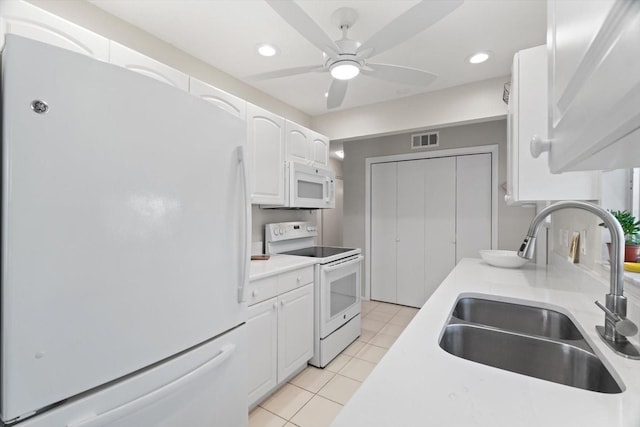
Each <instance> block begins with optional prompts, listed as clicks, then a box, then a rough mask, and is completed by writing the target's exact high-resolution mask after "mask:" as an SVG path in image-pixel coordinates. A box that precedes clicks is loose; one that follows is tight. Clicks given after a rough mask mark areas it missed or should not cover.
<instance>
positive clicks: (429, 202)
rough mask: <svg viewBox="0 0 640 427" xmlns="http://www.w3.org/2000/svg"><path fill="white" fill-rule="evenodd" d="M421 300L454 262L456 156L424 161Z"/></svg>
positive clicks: (449, 270) (446, 273)
mask: <svg viewBox="0 0 640 427" xmlns="http://www.w3.org/2000/svg"><path fill="white" fill-rule="evenodd" d="M425 161H426V162H428V163H427V166H426V167H425V177H424V183H425V185H424V192H425V207H424V217H425V227H424V234H423V235H422V236H421V237H422V238H423V239H424V266H425V281H424V300H425V301H426V300H427V299H428V298H429V297H430V296H431V294H432V293H433V292H434V291H435V290H436V288H437V287H438V286H439V285H440V283H442V281H443V280H444V278H445V277H447V275H448V274H449V273H450V272H451V270H452V269H453V267H455V265H456V240H455V236H456V158H455V157H440V158H437V159H429V160H425Z"/></svg>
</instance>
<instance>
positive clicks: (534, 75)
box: [505, 45, 598, 205]
mask: <svg viewBox="0 0 640 427" xmlns="http://www.w3.org/2000/svg"><path fill="white" fill-rule="evenodd" d="M547 88H548V78H547V48H546V46H544V45H543V46H538V47H534V48H531V49H525V50H522V51H520V52H518V53H517V54H516V55H515V56H514V60H513V69H512V82H511V95H510V99H509V114H508V119H507V120H508V144H507V195H506V196H505V201H506V202H507V204H509V205H519V204H523V203H535V202H537V201H541V200H594V199H597V198H598V194H597V185H596V173H595V172H567V173H563V174H552V173H551V171H549V159H548V157H549V156H548V153H542V154H541V155H540V156H539V157H538V158H534V157H533V156H532V155H531V150H530V141H531V139H532V138H533V136H534V135H537V136H538V137H540V138H542V139H547V135H548V133H547V126H548V117H549V114H548V102H547V100H548V97H547Z"/></svg>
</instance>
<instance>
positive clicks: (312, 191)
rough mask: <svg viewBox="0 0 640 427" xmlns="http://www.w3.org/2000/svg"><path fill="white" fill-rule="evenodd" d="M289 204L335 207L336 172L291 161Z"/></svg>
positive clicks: (299, 206) (305, 206) (298, 206)
mask: <svg viewBox="0 0 640 427" xmlns="http://www.w3.org/2000/svg"><path fill="white" fill-rule="evenodd" d="M289 170H290V184H289V192H290V193H289V206H290V207H295V208H334V207H335V203H336V202H335V187H334V186H335V174H334V173H333V172H332V171H330V170H328V169H322V168H317V167H313V166H308V165H303V164H301V163H296V162H291V165H290V167H289Z"/></svg>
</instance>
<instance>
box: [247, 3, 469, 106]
mask: <svg viewBox="0 0 640 427" xmlns="http://www.w3.org/2000/svg"><path fill="white" fill-rule="evenodd" d="M266 2H267V3H268V4H269V6H271V8H272V9H273V10H274V11H275V12H276V13H277V14H278V15H280V16H281V17H282V18H283V19H284V20H285V21H286V22H287V23H288V24H289V25H291V26H292V27H293V28H294V29H295V30H296V31H298V32H299V33H300V34H301V35H302V36H303V37H304V38H306V39H307V40H308V41H310V42H311V43H312V44H313V45H314V46H316V47H317V48H318V49H320V50H321V51H322V53H323V56H324V58H325V61H324V63H323V64H320V65H311V66H302V67H295V68H287V69H283V70H276V71H271V72H267V73H261V74H257V75H254V76H252V78H254V79H257V80H266V79H273V78H279V77H286V76H292V75H296V74H304V73H309V72H327V71H328V72H330V73H331V76H332V77H333V80H332V82H331V86H330V87H329V92H328V96H327V108H328V109H331V108H336V107H339V106H340V105H342V101H343V100H344V97H345V95H346V93H347V87H348V84H349V83H348V82H349V80H350V79H352V78H354V77H356V76H357V75H358V74H360V73H362V74H364V75H366V76H369V77H374V78H377V79H380V80H387V81H391V82H396V83H404V84H410V85H415V86H427V85H429V84H431V83H432V82H433V81H434V80H435V79H436V78H437V77H438V76H437V75H435V74H432V73H429V72H427V71H423V70H418V69H415V68H409V67H402V66H399V65H389V64H377V63H372V62H369V58H371V57H373V56H376V55H378V54H380V53H382V52H384V51H386V50H388V49H391V48H392V47H394V46H396V45H398V44H400V43H402V42H403V41H405V40H407V39H409V38H411V37H413V36H415V35H416V34H418V33H420V32H422V31H424V30H426V29H427V28H428V27H430V26H431V25H433V24H435V23H436V22H438V21H439V20H441V19H442V18H444V17H445V16H447V15H448V14H450V13H451V12H453V11H454V10H455V9H456V8H458V7H459V6H460V5H461V4H462V3H463V0H447V1H433V0H422V1H421V2H420V3H418V4H416V5H415V6H413V7H411V8H410V9H409V10H407V11H406V12H404V13H403V14H401V15H400V16H398V17H397V18H396V19H394V20H393V21H391V22H390V23H389V24H387V26H385V27H384V28H382V29H381V30H380V31H378V32H377V33H376V34H374V35H373V36H372V37H371V38H369V40H367V41H366V42H364V43H360V42H358V41H355V40H350V39H349V38H348V37H347V31H348V30H349V28H351V27H352V26H353V24H354V23H355V21H356V18H357V13H356V11H355V10H353V9H350V8H341V9H338V10H337V11H336V12H335V14H334V15H335V16H336V17H337V20H338V22H339V23H340V24H339V27H340V29H341V30H342V38H341V39H340V40H336V41H333V40H331V38H330V37H329V36H328V35H327V34H326V33H325V32H324V31H323V30H322V29H321V28H320V27H319V26H318V24H316V22H315V21H314V20H313V19H311V17H310V16H309V15H307V14H306V13H305V12H304V11H303V10H302V8H300V6H298V5H297V4H296V3H294V2H293V1H291V0H266Z"/></svg>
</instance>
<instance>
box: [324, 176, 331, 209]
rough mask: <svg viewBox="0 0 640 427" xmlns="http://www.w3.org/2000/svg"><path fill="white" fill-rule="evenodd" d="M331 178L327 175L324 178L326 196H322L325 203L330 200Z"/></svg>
mask: <svg viewBox="0 0 640 427" xmlns="http://www.w3.org/2000/svg"><path fill="white" fill-rule="evenodd" d="M330 186H331V179H330V178H329V177H326V178H325V186H324V188H325V190H326V194H327V196H326V197H325V198H324V201H325V203H329V201H330V200H331V188H330Z"/></svg>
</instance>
